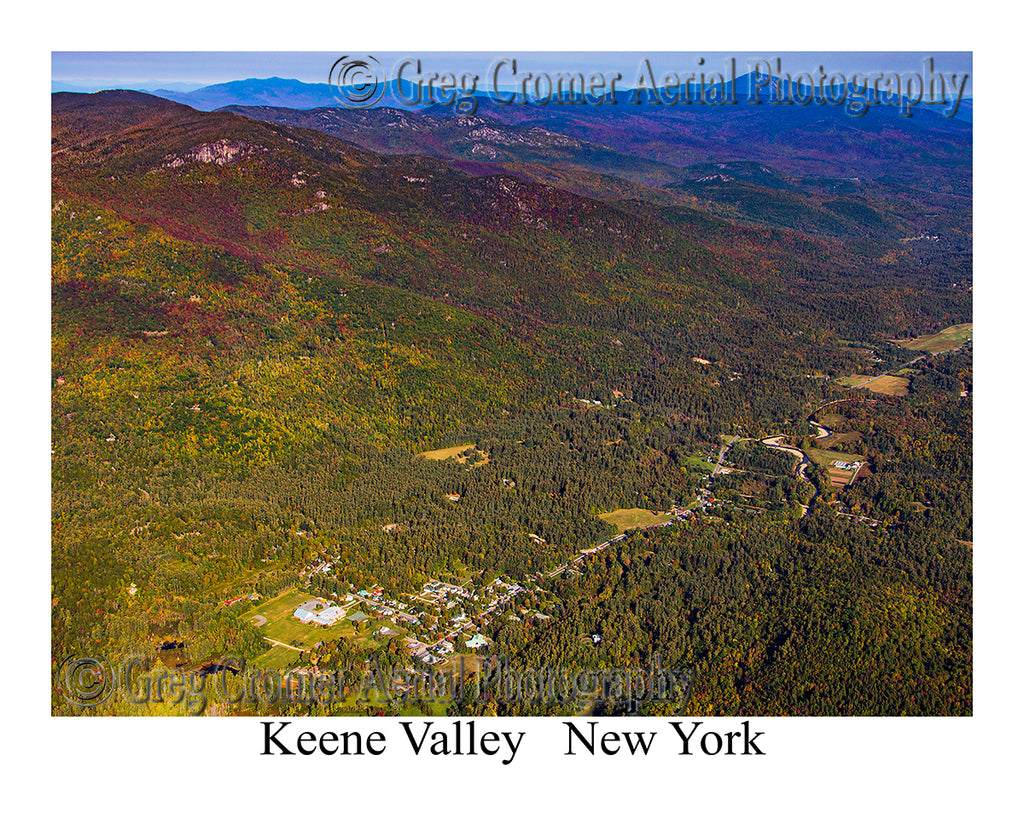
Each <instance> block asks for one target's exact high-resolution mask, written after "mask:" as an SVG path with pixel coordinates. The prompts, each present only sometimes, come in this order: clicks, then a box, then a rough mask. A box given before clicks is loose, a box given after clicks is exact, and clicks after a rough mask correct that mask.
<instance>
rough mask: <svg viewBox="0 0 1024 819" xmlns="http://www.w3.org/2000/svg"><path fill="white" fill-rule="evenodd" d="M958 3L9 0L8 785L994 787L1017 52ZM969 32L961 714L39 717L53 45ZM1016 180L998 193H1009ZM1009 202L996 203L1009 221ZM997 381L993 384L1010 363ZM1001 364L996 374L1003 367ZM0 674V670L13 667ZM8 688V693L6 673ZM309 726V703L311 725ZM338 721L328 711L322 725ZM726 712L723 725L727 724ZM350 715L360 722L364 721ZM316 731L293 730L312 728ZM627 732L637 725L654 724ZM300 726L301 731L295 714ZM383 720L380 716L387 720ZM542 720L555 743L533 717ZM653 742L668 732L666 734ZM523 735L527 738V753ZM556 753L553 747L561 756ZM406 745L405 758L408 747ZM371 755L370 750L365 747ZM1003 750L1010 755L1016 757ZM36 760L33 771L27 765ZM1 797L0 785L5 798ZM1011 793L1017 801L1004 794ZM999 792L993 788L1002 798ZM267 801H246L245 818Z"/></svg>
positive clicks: (430, 799) (919, 807)
mask: <svg viewBox="0 0 1024 819" xmlns="http://www.w3.org/2000/svg"><path fill="white" fill-rule="evenodd" d="M971 11H974V10H965V9H964V8H963V6H961V5H959V4H953V3H938V4H931V5H929V6H927V7H925V8H923V9H922V8H921V7H920V6H915V7H911V6H895V5H893V4H891V3H883V2H877V1H876V0H872V2H862V3H857V4H852V5H851V4H839V5H838V6H837V7H836V8H835V10H834V11H829V10H827V9H825V10H823V9H822V8H821V7H820V6H817V5H816V6H811V7H809V8H805V9H802V10H793V9H788V8H780V7H779V6H777V5H772V4H764V3H756V4H755V3H738V4H737V3H731V4H727V5H722V4H718V5H714V4H712V7H711V8H710V9H709V10H708V11H705V12H701V11H700V10H699V9H698V8H697V7H696V6H694V5H692V4H687V5H679V4H673V6H672V7H671V8H662V9H659V8H657V7H651V8H647V7H638V6H636V5H627V4H623V5H622V6H618V7H611V8H609V7H606V6H599V5H594V6H592V7H582V8H581V7H579V6H573V7H569V6H556V5H555V4H552V3H550V2H548V3H541V2H521V1H516V0H512V1H511V2H508V3H504V4H500V5H496V6H493V7H484V6H482V5H480V4H466V3H463V4H460V5H458V6H456V5H455V4H445V6H444V7H439V6H435V5H433V4H426V3H424V4H422V5H420V6H410V5H399V4H393V3H389V4H374V6H373V8H370V9H366V8H354V7H351V6H348V5H345V4H334V5H333V6H326V7H325V6H321V7H319V8H312V7H310V6H309V5H307V4H299V5H277V6H268V5H255V4H252V3H247V4H240V5H232V4H228V5H213V4H208V3H193V2H189V3H182V2H179V3H174V4H170V5H157V6H152V7H149V8H148V9H146V10H144V9H143V7H141V6H140V5H139V4H137V3H123V2H117V3H104V4H101V5H93V6H82V5H81V4H71V3H58V4H47V5H46V6H45V7H43V6H39V7H36V8H33V9H29V10H25V9H23V8H22V9H20V10H19V11H17V12H15V16H14V17H13V18H8V19H9V20H10V23H11V25H12V28H11V29H9V31H11V32H16V33H17V37H14V38H11V39H12V40H14V41H15V43H16V45H15V50H14V51H12V52H9V53H8V54H7V55H6V56H5V68H6V69H7V70H6V76H7V79H8V83H7V92H8V93H7V94H6V97H7V98H6V99H5V107H6V116H5V129H4V132H5V133H4V144H5V150H4V158H5V160H6V165H7V169H8V172H9V174H10V176H9V179H10V181H9V183H8V185H6V186H5V194H6V195H5V197H4V199H5V204H4V211H5V224H6V225H7V226H8V230H7V231H5V234H6V237H5V238H6V244H7V247H8V260H9V261H8V265H7V266H6V268H7V269H6V272H7V282H6V284H7V286H8V293H10V294H11V295H12V296H13V298H11V299H9V301H8V303H9V304H10V305H11V306H12V308H13V309H12V310H11V313H12V315H10V316H9V317H8V321H7V322H5V328H4V331H3V332H4V335H5V341H6V344H5V347H4V349H5V351H6V363H7V367H8V369H9V371H11V372H10V374H9V376H8V383H9V385H11V386H10V387H9V390H8V391H7V401H6V402H5V404H7V406H6V408H5V412H6V413H7V416H8V417H7V419H6V420H7V423H6V424H5V428H6V430H7V432H8V439H9V440H12V441H13V447H12V450H11V457H10V458H9V459H8V464H7V466H8V470H7V472H8V475H10V476H12V477H13V478H14V480H13V481H12V483H13V484H14V486H15V487H16V488H15V489H14V491H13V492H12V491H11V488H9V489H8V492H7V493H6V494H7V497H8V498H9V499H10V500H11V501H13V502H11V503H10V505H8V506H7V507H6V509H7V516H8V519H9V521H13V523H14V526H13V527H10V528H11V529H13V531H12V532H11V535H12V536H11V537H10V538H9V539H8V541H7V549H8V553H9V558H8V560H9V567H8V572H7V573H6V577H7V583H8V586H9V587H10V586H15V585H16V586H17V589H16V590H15V595H14V599H13V600H12V602H11V605H9V606H8V607H5V608H7V617H8V622H9V624H10V625H11V628H10V629H9V630H8V632H7V636H8V640H10V641H12V642H14V645H12V646H11V648H10V649H9V650H8V652H7V656H8V660H9V662H10V663H11V664H12V665H14V666H15V668H12V669H11V672H10V673H9V674H8V680H7V681H8V683H9V685H8V687H7V690H8V691H11V694H12V696H10V697H9V698H8V709H9V710H10V711H11V712H12V715H13V716H14V717H15V719H14V721H13V723H12V730H11V731H9V732H7V742H8V743H9V745H10V747H11V750H12V751H13V752H14V753H15V754H16V755H17V757H18V761H17V762H16V763H15V765H16V768H15V770H13V771H10V772H9V780H8V781H9V782H11V783H12V785H13V786H14V788H15V790H16V791H21V795H22V796H25V797H28V798H30V799H31V803H32V804H35V805H37V806H39V807H42V806H44V805H45V806H46V807H47V809H48V810H49V809H50V808H56V809H58V810H59V809H74V810H80V811H81V812H82V813H83V814H84V815H87V816H89V815H101V814H102V815H107V814H109V813H110V812H111V811H118V810H125V811H132V812H134V811H136V810H141V811H145V812H154V813H157V814H159V815H162V814H169V813H171V812H172V811H173V812H174V813H181V812H182V811H190V810H208V809H213V810H229V811H232V812H234V811H236V810H239V809H241V810H250V811H251V810H252V809H254V808H255V809H265V812H266V813H267V814H274V815H281V814H282V813H286V814H287V815H301V814H303V813H307V812H313V813H319V812H337V813H352V812H353V811H356V810H376V811H380V812H382V813H383V812H389V813H393V812H403V813H404V812H406V811H408V812H409V813H411V814H413V815H441V814H444V815H451V814H452V813H453V812H459V811H471V812H481V813H484V814H486V815H500V816H505V815H519V814H525V815H530V814H539V815H542V816H548V815H554V814H555V813H556V812H558V811H560V810H562V809H564V810H566V811H571V815H578V814H581V813H583V812H584V811H587V810H589V811H596V812H598V815H601V816H605V815H610V814H614V813H618V812H619V811H623V812H629V813H636V812H638V811H643V810H645V809H650V808H661V809H667V810H669V811H672V812H677V813H703V812H704V811H715V812H716V813H722V814H725V815H733V814H739V813H741V812H742V813H747V812H757V813H759V814H760V813H762V812H765V811H767V812H768V813H769V814H771V813H774V812H775V811H776V810H779V811H781V810H786V812H787V813H788V814H789V815H796V816H804V815H810V814H811V813H812V812H813V813H814V814H822V813H824V814H830V815H839V816H848V815H849V816H854V815H856V816H862V815H863V814H864V812H865V811H870V812H871V813H873V814H881V815H885V816H891V815H896V814H897V813H903V812H909V813H912V814H913V815H928V814H935V815H939V816H948V815H953V814H954V813H961V814H962V813H965V812H967V811H968V810H970V809H972V808H973V809H974V810H972V811H971V812H972V813H974V812H979V813H981V815H985V814H986V813H987V812H986V811H985V809H984V806H986V805H990V806H993V807H994V806H996V805H997V804H999V803H998V802H997V801H996V800H997V799H1000V798H1001V797H1007V796H1008V784H1009V783H1010V782H1011V781H1012V780H1013V777H1011V776H1010V767H1009V766H1010V762H1011V753H1013V752H1014V751H1015V748H1013V746H1011V745H1010V743H1011V742H1013V734H1014V732H1015V728H1016V723H1017V720H1016V719H1015V712H1016V708H1015V704H1016V698H1015V696H1014V695H1015V693H1016V692H1015V690H1014V685H1015V682H1016V680H1017V679H1019V677H1018V675H1017V674H1016V670H1017V668H1018V667H1019V660H1017V659H1016V657H1017V656H1018V651H1017V645H1016V641H1015V640H1014V639H1013V638H1014V637H1015V636H1016V635H1015V634H1011V633H1010V629H1009V626H1010V624H1011V623H1015V621H1016V620H1017V619H1018V618H1017V617H1015V616H1014V615H1015V614H1016V612H1015V611H1011V609H1010V607H1009V602H1010V601H1014V600H1016V599H1017V598H1018V597H1019V595H1014V594H1013V587H1012V586H1011V584H1012V583H1014V581H1016V579H1017V577H1018V576H1019V574H1018V572H1016V571H1014V569H1016V568H1017V567H1018V565H1019V558H1018V557H1017V551H1018V549H1019V546H1020V535H1019V529H1018V528H1016V527H1012V526H1011V525H1010V514H1011V511H1015V504H1014V500H1015V498H1014V497H1012V496H1011V494H1010V487H1008V486H1003V485H1001V481H1000V477H1001V476H1000V470H1001V469H1002V468H1003V467H1001V463H1003V461H1002V459H1001V458H1000V453H1002V454H1005V453H1004V452H1003V451H1004V450H1005V449H1007V448H1008V447H1007V444H1008V443H1010V442H1009V441H1005V439H1004V436H1005V435H1006V434H1010V435H1012V433H1013V431H1014V430H1013V429H1012V427H1013V422H1014V421H1015V418H1014V417H1013V415H1012V413H1011V412H1010V410H1011V409H1013V408H1015V405H1014V404H1013V403H1010V402H1006V403H1004V401H1005V399H1007V398H1009V397H1011V395H1010V394H1009V393H1008V387H1007V386H1006V383H1007V380H1008V381H1009V382H1011V383H1016V382H1017V381H1018V378H1017V376H1016V372H1015V368H1013V367H1012V364H1013V359H1011V358H1010V355H1011V354H1012V352H1013V351H1015V348H1014V346H1012V342H1013V341H1015V340H1016V339H1014V338H1013V337H1012V336H1011V333H1012V332H1013V330H1015V329H1016V328H1017V326H1018V325H1019V324H1020V320H1019V317H1018V312H1019V309H1020V306H1021V299H1020V286H1019V283H1018V281H1017V279H1018V277H1019V275H1020V264H1019V261H1018V259H1019V255H1018V254H1019V252H1020V251H1019V250H1018V249H1017V247H1016V246H1015V245H1016V242H1015V241H1014V240H1015V239H1016V238H1017V237H1018V236H1019V235H1020V228H1019V226H1017V225H1016V224H1014V223H1013V222H1011V219H1013V218H1014V217H1015V216H1016V212H1015V211H1016V208H1013V207H1012V205H1015V204H1016V203H1015V201H1014V200H1015V198H1016V196H1017V194H1018V192H1019V191H1020V185H1019V151H1018V143H1019V135H1020V133H1021V132H1020V129H1019V127H1018V122H1017V120H1018V119H1019V117H1018V115H1017V114H1016V112H1015V110H1014V109H1015V108H1017V107H1018V106H1019V102H1018V101H1017V100H1016V96H1015V94H1014V91H1015V90H1016V89H1015V88H1014V87H1013V86H1012V85H1011V84H1010V83H1011V80H1012V78H1013V77H1014V76H1015V75H1016V73H1017V68H1016V66H1014V65H1013V64H1011V62H1010V56H1009V55H1010V54H1012V53H1014V50H1011V44H1010V42H1009V40H1008V38H1007V39H1002V40H1001V39H1000V37H999V33H1000V32H997V33H996V34H992V32H991V27H994V28H997V29H1002V30H1003V31H1006V32H1007V34H1009V30H1010V29H1011V28H1012V23H1010V21H1009V20H1003V21H1002V22H996V23H995V24H994V26H993V25H992V24H991V23H990V21H988V20H984V19H983V18H982V17H981V15H980V14H979V13H978V12H977V11H974V14H975V15H976V16H973V17H972V16H969V15H970V14H971ZM908 44H909V45H910V47H911V48H912V49H914V50H924V49H929V48H931V49H935V50H945V51H958V50H973V51H974V52H975V59H974V73H975V83H974V94H975V97H976V99H977V104H976V113H977V116H976V119H975V127H976V140H977V141H976V149H975V150H976V153H975V156H976V168H977V174H976V186H975V200H976V207H975V214H976V215H975V219H976V221H977V225H978V230H977V235H978V242H977V245H976V252H975V270H976V275H975V282H976V294H977V298H976V312H977V316H976V323H977V324H978V328H979V329H978V335H977V339H976V342H975V347H976V350H977V352H978V366H977V374H976V384H977V392H976V408H977V413H978V427H977V428H978V429H979V430H980V433H979V435H978V436H977V441H976V444H977V446H976V447H975V457H976V459H977V468H976V484H975V497H976V511H977V514H976V521H977V522H976V533H975V543H976V544H977V552H978V560H977V561H976V563H975V588H976V590H977V591H976V595H975V600H976V617H975V635H976V643H975V644H976V646H977V652H976V661H975V675H976V685H975V714H976V716H975V717H973V718H968V719H915V720H899V719H858V720H833V719H801V720H795V719H756V720H754V722H755V725H756V726H757V728H758V729H759V730H767V736H766V740H765V745H766V746H767V747H768V748H769V749H770V753H769V755H768V756H767V757H765V758H757V759H726V758H722V757H717V758H713V759H708V760H699V759H693V760H689V759H681V758H669V757H667V756H666V757H664V758H661V757H659V758H657V759H654V758H651V759H649V760H636V759H623V758H622V756H621V755H620V756H619V757H616V758H614V759H612V760H611V761H608V760H587V761H583V760H581V759H576V758H574V759H566V758H564V757H561V752H562V749H561V739H560V736H561V733H560V732H561V731H562V730H564V728H563V726H562V725H561V721H547V722H545V721H539V720H515V721H511V722H510V721H503V722H502V723H501V725H500V730H514V731H519V730H526V731H527V733H528V735H529V736H528V738H527V742H529V744H530V745H529V746H526V745H524V748H523V750H522V751H521V752H520V758H519V759H517V760H516V762H515V763H514V764H513V765H511V766H501V765H500V764H497V763H496V762H494V761H493V760H467V761H464V762H461V763H458V764H454V763H453V761H452V760H444V761H438V760H433V759H428V760H423V759H419V760H412V759H403V758H402V757H401V756H399V755H397V753H396V755H394V756H392V755H391V754H389V755H388V756H386V757H381V758H380V759H376V760H369V761H366V760H338V759H322V758H316V757H310V758H306V759H303V760H302V761H299V760H297V759H296V758H288V759H285V760H281V761H274V762H271V761H268V760H267V759H266V758H261V757H259V756H258V751H259V746H260V737H259V726H258V725H257V724H256V723H255V722H253V721H249V720H241V719H235V720H226V719H220V720H217V719H207V720H192V721H189V720H184V719H181V720H144V721H138V720H100V721H97V720H88V719H79V720H70V719H66V720H56V719H52V718H50V717H49V716H48V710H49V680H48V677H47V675H46V674H45V672H43V671H42V670H43V669H47V668H49V657H48V656H47V654H48V652H47V650H46V647H47V646H48V645H49V623H48V618H47V617H45V616H43V617H36V616H35V615H34V612H45V610H46V606H45V602H44V601H45V600H46V599H47V596H48V595H47V592H46V589H47V587H48V581H49V561H48V559H47V557H48V547H47V540H48V538H47V535H46V533H47V532H48V531H49V522H48V520H47V516H48V511H49V504H48V499H49V465H48V460H47V453H46V449H48V446H49V443H48V442H49V428H48V418H49V402H48V396H49V390H48V389H47V386H48V380H47V376H48V371H49V366H48V357H49V327H48V315H49V288H48V284H47V282H48V277H47V275H46V261H45V260H46V258H47V255H48V250H47V249H48V246H49V232H48V228H49V224H48V216H47V215H48V213H49V206H50V205H49V197H48V195H47V194H48V190H47V186H46V184H45V180H46V179H47V178H48V174H49V153H48V151H46V150H45V149H44V148H43V146H44V145H45V144H46V131H47V129H48V122H49V100H48V97H49V73H50V52H51V51H54V50H76V49H83V50H84V49H88V50H168V49H174V50H178V49H188V50H222V49H225V48H235V49H238V50H247V51H248V50H326V51H337V50H339V49H344V48H346V47H348V48H351V47H353V45H355V46H357V47H358V48H360V49H362V50H364V51H369V50H372V49H374V48H382V47H383V48H387V49H388V50H420V51H424V50H431V51H441V50H484V49H488V50H490V49H499V48H516V49H530V50H563V49H566V50H567V49H572V50H581V49H583V50H595V51H597V50H616V51H621V50H659V51H677V50H688V51H692V50H699V49H707V50H709V51H710V50H719V51H724V50H730V49H732V50H736V51H747V50H756V49H758V48H763V47H764V46H765V45H768V46H771V47H772V48H778V49H779V50H793V51H796V50H821V51H830V50H854V51H859V50H867V49H869V48H870V49H871V50H877V51H885V50H898V49H901V48H907V46H908ZM1010 196H1012V197H1014V199H1013V200H1011V199H1008V197H1010ZM1011 214H1012V216H1011ZM1007 371H1008V375H1009V378H1008V379H1005V374H1007ZM1000 378H1004V381H1003V382H1000ZM11 683H14V685H13V686H12V685H10V684H11ZM12 688H13V690H12ZM311 722H312V721H311ZM329 722H330V723H332V725H333V727H337V723H338V721H336V720H331V721H329ZM729 722H735V720H730V721H729ZM352 724H353V725H354V726H355V727H357V728H360V729H362V730H369V729H370V727H371V726H370V725H369V723H368V721H366V720H363V721H355V722H354V723H352ZM311 727H312V726H311ZM628 727H629V728H630V729H631V730H650V728H649V725H648V724H647V723H644V724H643V725H642V726H636V727H634V723H630V725H629V726H628ZM314 730H315V728H314ZM388 732H389V733H390V734H392V735H394V737H395V746H396V751H397V750H398V742H399V739H400V737H399V734H398V728H397V726H393V727H391V728H389V729H388ZM542 733H543V734H552V739H551V741H550V743H548V744H545V743H544V742H542V737H541V734H542ZM665 739H666V740H668V739H669V737H668V736H666V737H665ZM530 746H536V749H537V750H536V752H532V751H530ZM556 757H557V759H556ZM413 762H415V764H410V763H413ZM382 763H383V764H382ZM1015 767H1016V766H1015ZM35 772H38V773H39V774H40V775H41V776H39V777H36V776H33V775H32V774H33V773H35ZM19 801H20V800H18V799H15V800H12V803H13V804H17V803H18V802H19ZM1014 801H1016V800H1014ZM1013 803H1014V802H1013V801H1008V802H1007V803H1006V804H1007V805H1012V804H1013ZM262 812H263V811H261V813H262Z"/></svg>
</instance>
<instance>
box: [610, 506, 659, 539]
mask: <svg viewBox="0 0 1024 819" xmlns="http://www.w3.org/2000/svg"><path fill="white" fill-rule="evenodd" d="M598 517H599V518H601V520H603V521H604V522H605V523H610V524H611V525H612V526H614V527H615V528H616V529H618V530H619V534H620V535H621V534H622V533H623V532H625V531H628V530H629V529H646V528H647V527H649V526H657V525H658V524H659V523H665V522H666V521H669V520H672V515H670V514H668V513H667V512H651V511H650V510H648V509H616V510H615V511H614V512H605V513H604V514H601V515H598Z"/></svg>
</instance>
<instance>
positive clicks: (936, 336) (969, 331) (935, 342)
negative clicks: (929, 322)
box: [896, 323, 974, 355]
mask: <svg viewBox="0 0 1024 819" xmlns="http://www.w3.org/2000/svg"><path fill="white" fill-rule="evenodd" d="M973 335H974V324H973V323H968V324H954V325H953V326H952V327H946V328H945V329H943V330H939V332H937V333H933V334H932V335H929V336H918V337H917V338H912V339H910V340H908V341H897V342H896V343H897V344H899V345H900V346H901V347H903V348H904V349H907V350H920V351H921V352H923V353H931V354H932V355H935V354H936V353H948V352H949V351H950V350H955V349H956V348H957V347H962V346H963V345H964V344H965V343H967V342H968V341H970V339H971V338H972V337H973Z"/></svg>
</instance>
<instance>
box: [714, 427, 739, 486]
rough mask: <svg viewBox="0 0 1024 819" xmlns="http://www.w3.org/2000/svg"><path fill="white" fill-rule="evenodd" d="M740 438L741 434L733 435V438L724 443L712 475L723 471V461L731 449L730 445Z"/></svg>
mask: <svg viewBox="0 0 1024 819" xmlns="http://www.w3.org/2000/svg"><path fill="white" fill-rule="evenodd" d="M739 439H740V436H739V435H733V436H732V439H731V440H729V441H727V442H726V443H724V444H722V449H721V451H720V452H719V453H718V463H717V464H715V468H714V469H712V470H711V475H712V477H714V476H715V475H717V474H718V473H719V472H721V471H722V461H724V460H725V453H726V452H728V451H729V447H731V446H732V445H733V444H735V443H736V442H737V441H738V440H739Z"/></svg>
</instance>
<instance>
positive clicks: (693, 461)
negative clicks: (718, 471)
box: [686, 455, 715, 473]
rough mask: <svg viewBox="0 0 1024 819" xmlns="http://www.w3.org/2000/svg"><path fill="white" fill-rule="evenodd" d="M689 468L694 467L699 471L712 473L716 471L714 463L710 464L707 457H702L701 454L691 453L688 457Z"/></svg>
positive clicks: (687, 465)
mask: <svg viewBox="0 0 1024 819" xmlns="http://www.w3.org/2000/svg"><path fill="white" fill-rule="evenodd" d="M686 467H687V469H693V470H695V471H697V472H707V473H711V472H713V471H714V469H715V466H714V464H709V463H708V462H707V459H706V458H702V457H700V455H691V456H690V457H688V458H687V459H686Z"/></svg>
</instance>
